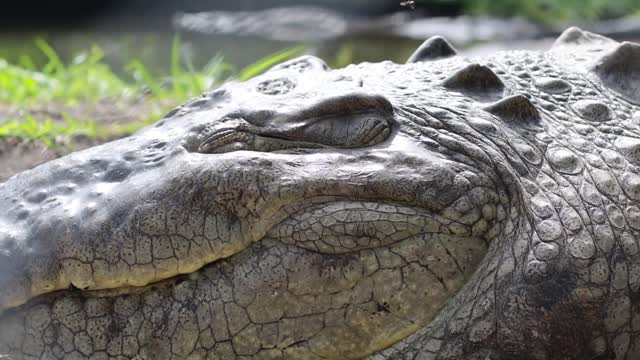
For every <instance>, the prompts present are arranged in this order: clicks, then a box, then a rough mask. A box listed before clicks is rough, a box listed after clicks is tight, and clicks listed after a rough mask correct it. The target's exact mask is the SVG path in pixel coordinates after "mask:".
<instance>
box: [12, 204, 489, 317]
mask: <svg viewBox="0 0 640 360" xmlns="http://www.w3.org/2000/svg"><path fill="white" fill-rule="evenodd" d="M317 225H321V226H322V227H321V229H322V230H321V233H318V231H319V227H318V226H317ZM457 225H458V224H457V223H456V222H454V221H450V220H448V219H446V218H444V217H442V216H438V215H433V214H431V212H430V211H429V210H425V209H419V208H416V207H412V206H405V205H398V204H389V203H383V202H375V201H367V200H361V201H352V200H349V201H336V200H334V201H327V202H320V203H316V204H313V205H310V206H305V207H303V208H301V209H298V210H297V211H296V212H294V213H293V214H290V215H289V216H287V217H286V218H285V219H284V220H282V221H281V222H279V223H277V224H275V225H274V226H272V227H271V229H270V230H269V231H267V232H266V234H265V235H264V236H263V237H261V238H260V239H259V240H257V241H254V242H252V243H250V244H249V245H248V246H246V247H245V248H243V249H242V250H240V251H238V252H236V253H233V254H231V255H229V256H226V257H218V258H216V259H215V260H213V261H210V262H207V263H205V264H204V265H202V266H201V267H199V268H198V269H196V270H194V271H192V272H188V273H181V274H175V275H173V276H170V277H167V278H165V279H160V280H157V281H154V282H150V283H148V284H145V285H140V286H138V285H125V286H120V287H115V288H107V289H80V288H77V287H75V286H73V285H70V287H69V288H68V289H62V290H58V291H56V292H53V293H50V294H55V293H61V292H62V293H64V292H68V291H71V292H82V293H83V294H85V295H88V296H90V297H116V296H121V295H131V294H139V293H142V292H145V291H147V290H149V289H154V288H158V287H165V286H172V285H173V284H176V283H179V282H182V281H184V280H187V279H196V278H197V277H198V276H199V275H200V273H202V272H203V270H204V269H206V268H210V267H215V266H218V265H219V264H221V263H223V262H232V261H234V260H235V259H237V258H239V257H241V256H242V255H243V253H245V252H247V251H249V250H250V249H251V247H252V246H254V245H255V244H257V243H261V242H265V241H270V242H274V243H279V244H282V245H283V246H294V247H297V248H301V249H303V250H304V251H307V252H310V253H315V254H319V255H322V256H328V257H332V258H335V257H338V258H339V257H341V256H348V255H353V254H357V253H360V252H361V251H367V250H373V249H379V248H385V249H390V248H391V247H393V246H394V245H397V244H400V243H406V242H410V241H414V240H416V239H420V240H417V241H423V242H429V241H440V242H442V239H443V238H445V239H446V238H447V237H458V238H473V237H475V236H474V235H472V234H465V233H460V232H459V231H456V230H452V229H451V228H450V227H452V226H453V227H454V228H455V227H456V226H457ZM314 234H315V235H314ZM478 242H481V243H482V244H483V245H484V246H485V247H487V248H488V246H489V243H488V242H487V241H486V239H484V238H482V237H479V238H478ZM447 254H448V256H451V257H452V258H453V256H452V255H451V253H450V252H449V251H447ZM425 255H426V256H427V257H429V258H432V257H433V256H431V255H428V254H425ZM453 263H454V264H455V267H456V268H457V270H459V271H460V272H465V270H464V267H465V266H464V264H461V263H460V262H459V261H457V260H455V261H454V262H453ZM440 281H441V282H442V284H443V285H444V286H445V287H447V286H446V285H445V283H444V282H443V281H442V280H440ZM48 295H49V294H42V295H39V296H36V297H35V298H33V299H32V300H30V301H28V302H27V304H29V303H30V302H31V301H38V299H39V298H42V297H46V296H48ZM21 306H23V305H19V306H17V308H19V307H21ZM13 309H15V308H10V309H7V310H6V311H7V312H10V311H11V310H13ZM0 315H2V314H0Z"/></svg>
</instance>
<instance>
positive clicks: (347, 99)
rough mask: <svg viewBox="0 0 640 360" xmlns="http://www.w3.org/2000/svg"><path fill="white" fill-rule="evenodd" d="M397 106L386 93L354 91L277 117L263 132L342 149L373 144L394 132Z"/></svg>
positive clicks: (263, 133)
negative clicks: (394, 108) (388, 98)
mask: <svg viewBox="0 0 640 360" xmlns="http://www.w3.org/2000/svg"><path fill="white" fill-rule="evenodd" d="M393 117H394V111H393V106H392V105H391V103H390V102H389V101H388V100H387V99H386V98H384V97H383V96H377V95H366V94H352V95H348V96H341V97H336V98H330V99H326V100H323V101H321V102H319V103H317V104H315V105H314V106H312V107H309V108H307V109H305V110H302V111H300V112H297V113H294V114H291V115H287V116H283V117H281V118H280V119H278V118H277V117H276V118H275V119H274V120H273V121H272V122H271V124H270V126H267V127H266V128H264V129H262V130H261V132H260V135H266V136H270V137H274V138H279V139H284V140H289V141H301V142H306V143H313V144H320V145H324V146H331V147H338V148H356V147H365V146H373V145H376V144H379V143H381V142H383V141H384V140H386V139H387V138H388V137H389V135H390V134H391V126H392V121H393Z"/></svg>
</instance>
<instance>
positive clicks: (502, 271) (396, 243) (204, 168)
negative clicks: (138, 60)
mask: <svg viewBox="0 0 640 360" xmlns="http://www.w3.org/2000/svg"><path fill="white" fill-rule="evenodd" d="M638 84H640V45H635V44H629V43H623V44H618V43H616V42H614V41H612V40H609V39H606V38H603V37H600V36H597V35H594V34H590V33H586V32H582V31H580V30H579V29H575V28H572V29H569V30H567V31H566V32H565V33H564V34H563V35H562V36H561V38H560V39H558V41H557V42H556V45H555V46H554V48H553V49H552V50H550V51H549V52H546V53H539V52H525V51H518V52H506V53H499V54H496V55H495V56H491V57H487V58H482V59H466V58H463V57H461V56H456V55H455V51H454V50H453V49H452V48H451V47H450V45H449V44H448V43H446V41H444V40H443V39H441V38H434V39H430V40H429V41H427V42H426V43H425V44H424V45H423V46H422V47H421V48H420V49H419V50H417V51H416V53H415V54H414V55H413V56H412V57H411V61H410V63H408V64H405V65H398V64H392V63H389V62H385V63H379V64H360V65H352V66H349V67H347V68H345V69H341V70H333V71H330V70H328V69H326V66H325V65H324V64H323V63H322V62H321V61H320V60H318V59H315V58H312V57H304V58H300V59H297V60H293V61H290V62H287V63H284V64H282V65H279V66H277V67H276V68H274V69H272V70H270V71H269V72H268V73H266V74H264V75H262V76H260V77H258V78H256V79H253V80H251V81H248V82H246V83H228V84H226V85H224V86H223V87H222V88H220V89H217V90H216V91H213V92H211V93H208V94H205V95H203V96H202V97H201V98H198V99H195V100H193V101H191V102H189V103H187V104H185V105H184V106H182V107H180V108H179V109H177V110H176V111H175V112H172V113H171V114H169V115H168V116H167V117H166V118H165V119H163V120H162V121H160V122H159V123H158V124H156V125H155V126H152V127H149V128H147V129H144V130H142V131H140V132H139V133H137V134H134V135H133V136H131V137H129V138H127V139H123V140H119V141H116V142H113V143H110V144H106V145H103V146H99V147H96V148H92V149H89V150H86V151H82V152H78V153H75V154H72V155H69V156H67V157H64V158H61V159H58V160H55V161H52V162H50V163H47V164H45V165H42V166H40V167H38V168H36V169H33V170H31V171H27V172H24V173H22V174H18V175H16V176H14V177H13V178H11V179H9V180H8V181H7V182H6V183H4V184H0V208H1V209H7V210H6V211H5V212H4V213H0V288H1V289H2V293H0V312H1V313H0V354H2V353H6V354H8V355H10V356H11V357H12V358H13V359H56V358H58V359H62V358H64V359H84V358H90V359H111V358H113V359H236V358H240V359H243V358H244V359H359V358H367V357H369V358H370V359H374V360H383V359H384V360H386V359H610V358H615V359H637V358H638V357H639V356H640V301H639V300H638V298H639V297H638V295H639V294H638V292H639V287H640V259H639V258H640V254H639V251H638V240H637V239H638V237H639V236H640V233H639V232H638V231H639V230H640V208H639V206H640V204H638V200H640V168H639V166H640V128H639V127H638V124H637V122H638V121H640V107H639V104H640V85H638Z"/></svg>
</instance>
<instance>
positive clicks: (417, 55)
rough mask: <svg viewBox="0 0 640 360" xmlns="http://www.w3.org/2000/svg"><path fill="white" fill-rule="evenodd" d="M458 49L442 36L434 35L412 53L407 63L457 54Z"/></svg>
mask: <svg viewBox="0 0 640 360" xmlns="http://www.w3.org/2000/svg"><path fill="white" fill-rule="evenodd" d="M456 54H458V51H457V50H456V49H455V48H454V47H453V46H452V45H451V44H450V43H449V42H448V41H447V40H446V39H445V38H443V37H442V36H432V37H430V38H429V39H427V40H426V41H425V42H423V43H422V45H420V46H419V47H418V48H417V49H416V51H414V52H413V54H411V56H410V57H409V60H407V63H416V62H423V61H429V60H437V59H442V58H447V57H450V56H455V55H456Z"/></svg>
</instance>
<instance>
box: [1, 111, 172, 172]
mask: <svg viewBox="0 0 640 360" xmlns="http://www.w3.org/2000/svg"><path fill="white" fill-rule="evenodd" d="M169 107H171V105H170V104H158V103H153V102H150V101H148V100H146V99H144V98H138V99H130V100H128V101H107V100H105V101H102V102H100V103H98V104H94V105H90V106H88V105H85V106H60V105H52V104H49V105H44V106H38V107H31V108H29V109H28V110H26V112H28V114H29V115H31V116H33V117H34V118H36V119H46V118H49V119H52V120H54V121H63V116H62V114H63V113H64V114H69V115H71V116H73V117H74V118H76V119H95V121H96V123H97V124H98V125H102V126H107V127H108V126H109V125H113V124H117V125H123V124H128V123H135V122H139V121H141V120H140V119H141V118H144V116H145V115H146V114H149V113H152V112H154V111H155V112H158V111H159V110H158V109H167V108H169ZM24 113H25V110H24V109H20V108H18V107H16V106H11V105H6V104H0V123H2V119H11V118H18V117H20V116H24ZM111 140H115V137H113V136H112V135H108V134H107V135H106V136H102V137H100V138H98V139H89V138H87V137H85V136H75V137H71V138H59V139H56V140H55V146H54V147H49V146H47V145H45V144H44V143H42V142H41V141H39V140H23V139H17V138H0V182H4V181H6V180H7V179H8V178H9V177H11V176H12V175H14V174H16V173H18V172H21V171H24V170H28V169H31V168H33V167H35V166H37V165H40V164H42V163H44V162H47V161H49V160H52V159H55V158H58V157H61V156H64V155H66V154H69V153H71V152H73V151H78V150H82V149H86V148H88V147H91V146H95V145H98V144H101V143H104V142H107V141H111Z"/></svg>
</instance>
